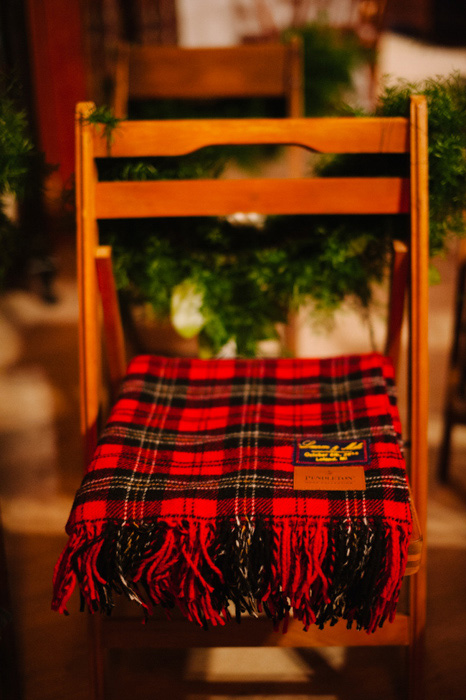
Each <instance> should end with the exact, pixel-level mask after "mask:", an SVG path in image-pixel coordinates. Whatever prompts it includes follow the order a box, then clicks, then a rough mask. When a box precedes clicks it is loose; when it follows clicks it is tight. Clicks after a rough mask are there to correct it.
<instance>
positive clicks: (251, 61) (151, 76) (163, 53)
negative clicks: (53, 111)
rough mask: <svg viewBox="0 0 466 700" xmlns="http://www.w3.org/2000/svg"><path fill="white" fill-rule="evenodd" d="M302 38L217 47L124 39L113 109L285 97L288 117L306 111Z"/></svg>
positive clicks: (121, 111)
mask: <svg viewBox="0 0 466 700" xmlns="http://www.w3.org/2000/svg"><path fill="white" fill-rule="evenodd" d="M302 81H303V65H302V50H301V42H300V41H299V39H298V38H297V37H295V38H294V39H292V40H291V41H290V42H288V43H279V42H273V43H272V42H270V43H264V44H252V45H249V46H248V45H245V46H228V47H219V48H181V47H178V46H154V45H138V44H126V43H120V44H119V45H118V47H117V60H116V68H115V81H114V82H115V85H114V98H113V105H112V106H113V109H114V112H115V114H116V116H118V117H124V116H126V115H127V113H128V102H129V100H131V99H137V100H148V99H177V98H181V99H198V100H203V99H204V100H206V99H212V98H239V97H282V98H284V99H285V100H286V105H287V108H286V114H287V116H289V117H301V116H302V115H303V90H302Z"/></svg>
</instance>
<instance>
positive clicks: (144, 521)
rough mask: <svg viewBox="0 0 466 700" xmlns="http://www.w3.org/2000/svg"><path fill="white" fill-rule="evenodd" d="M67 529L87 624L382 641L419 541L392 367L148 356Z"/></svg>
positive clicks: (60, 606)
mask: <svg viewBox="0 0 466 700" xmlns="http://www.w3.org/2000/svg"><path fill="white" fill-rule="evenodd" d="M66 529H67V532H68V534H69V536H70V537H69V541H68V544H67V546H66V548H65V550H64V552H63V554H62V556H61V558H60V560H59V561H58V563H57V565H56V569H55V576H54V600H53V608H54V609H56V610H59V611H61V612H63V611H65V610H66V604H67V601H68V599H69V597H70V595H71V593H72V591H73V588H74V587H75V584H76V582H78V584H79V588H80V591H81V596H82V601H83V604H84V603H85V604H87V605H88V607H89V608H90V610H91V611H96V610H98V609H100V610H104V611H107V612H110V610H111V609H112V606H113V592H114V591H116V592H118V593H124V594H126V595H127V596H128V597H129V598H131V599H133V600H135V601H137V602H139V603H140V604H141V605H142V606H143V608H144V609H145V610H146V612H147V613H148V614H150V613H151V612H152V611H153V606H154V605H155V604H160V605H162V606H164V607H165V608H172V607H174V606H178V607H179V608H180V609H181V610H182V612H183V613H184V614H185V615H186V616H187V617H188V618H190V619H191V620H194V621H196V622H198V623H199V624H201V625H203V626H206V625H207V624H208V623H212V624H224V623H225V621H226V620H228V619H229V618H230V613H229V609H230V610H231V609H233V606H234V609H235V610H236V614H237V616H238V617H239V615H240V614H241V613H242V612H245V611H248V612H249V613H251V614H254V615H255V614H257V613H258V612H260V611H262V610H264V611H265V612H266V613H267V614H268V615H269V616H270V617H271V618H272V619H273V620H274V622H275V623H277V624H278V623H279V622H280V621H281V620H286V619H287V618H288V615H289V613H290V611H291V612H292V614H293V616H294V617H295V618H298V619H299V620H301V621H302V622H303V626H304V628H306V629H307V628H308V627H309V625H311V624H314V623H315V624H317V625H319V626H320V627H322V626H323V625H324V624H325V623H327V622H329V623H331V624H332V623H334V622H336V621H337V620H338V619H339V618H344V619H345V620H347V623H348V626H351V625H352V624H353V623H354V624H355V625H356V626H357V627H358V628H361V629H365V630H367V631H369V632H372V631H374V630H375V629H376V628H377V626H379V625H382V624H383V622H384V621H385V620H386V619H387V618H388V619H393V616H394V614H395V607H396V604H397V600H398V596H399V591H400V585H401V579H402V576H403V573H404V569H405V566H406V560H407V547H408V542H409V538H410V534H411V511H410V506H409V495H408V486H407V480H406V472H405V464H404V460H403V457H402V454H401V451H400V423H399V417H398V412H397V408H396V400H395V394H394V382H393V368H392V366H391V364H390V361H389V360H388V359H387V358H386V357H384V356H382V355H379V354H376V353H373V354H368V355H360V356H349V357H337V358H328V359H320V360H313V359H280V360H274V359H265V360H264V359H257V360H208V361H205V360H198V359H194V360H191V359H180V360H175V359H169V358H162V357H154V356H140V357H136V358H135V359H134V360H133V361H132V362H131V364H130V366H129V370H128V374H127V378H126V379H125V381H124V384H123V387H122V390H121V395H120V398H119V400H118V401H117V403H116V404H115V406H114V408H113V410H112V412H111V415H110V418H109V420H108V423H107V426H106V428H105V431H104V432H103V434H102V437H101V439H100V441H99V445H98V447H97V451H96V453H95V456H94V459H93V461H92V462H91V464H90V465H89V469H88V471H87V473H86V475H85V477H84V480H83V483H82V485H81V487H80V489H79V490H78V492H77V495H76V498H75V502H74V505H73V509H72V512H71V515H70V518H69V521H68V523H67V528H66Z"/></svg>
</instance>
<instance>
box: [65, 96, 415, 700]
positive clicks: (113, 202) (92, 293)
mask: <svg viewBox="0 0 466 700" xmlns="http://www.w3.org/2000/svg"><path fill="white" fill-rule="evenodd" d="M91 109H92V104H89V103H84V104H80V105H79V106H78V112H77V122H76V129H77V169H76V194H77V227H78V277H79V301H80V321H79V328H80V331H79V345H80V362H81V364H80V376H81V430H82V434H83V438H84V441H85V446H86V449H85V457H86V463H87V462H88V461H89V460H90V459H91V456H92V454H93V452H94V448H95V445H96V440H97V436H98V432H99V426H100V425H101V422H102V418H103V414H104V412H105V409H104V406H105V402H104V397H105V392H104V390H103V389H104V384H103V380H102V358H101V335H102V329H101V325H102V319H101V313H100V310H99V305H98V303H97V301H98V297H99V291H98V286H100V290H101V299H102V306H103V310H104V314H103V322H104V326H105V336H106V343H105V344H106V348H107V357H108V368H109V376H110V382H111V385H112V387H113V390H116V388H117V387H118V385H119V383H120V381H121V379H122V377H123V375H124V373H125V366H126V357H125V349H124V342H123V332H122V327H121V323H120V320H119V315H118V304H117V297H116V292H115V286H114V282H113V277H112V272H111V259H110V250H109V248H108V247H100V246H99V234H98V222H99V221H100V220H105V219H112V218H125V219H131V218H135V219H137V218H140V217H158V216H175V215H176V216H201V215H202V216H224V215H228V214H232V213H234V212H237V211H260V212H263V213H267V214H322V213H333V214H356V213H357V214H390V215H393V214H404V215H409V216H410V221H411V236H410V242H409V246H408V247H405V246H400V247H398V248H397V251H396V252H395V256H394V265H393V277H392V283H391V290H392V296H393V302H392V304H391V312H390V315H389V322H388V328H389V335H388V344H387V354H388V355H389V356H391V357H392V358H393V360H394V361H395V363H396V361H397V357H398V352H399V347H400V332H401V324H402V320H403V310H404V306H405V303H404V295H403V291H402V290H403V289H404V281H405V279H406V277H408V278H409V287H410V294H409V314H408V316H409V318H408V321H409V329H410V339H409V350H408V364H409V372H408V375H409V377H408V383H409V411H408V414H409V415H408V419H409V420H408V423H409V426H408V429H409V435H408V436H405V437H407V438H408V444H409V450H408V451H409V468H410V472H409V473H410V484H411V488H412V501H413V506H414V508H415V511H416V512H417V515H418V518H419V523H420V531H421V532H422V533H425V526H426V499H427V438H426V426H427V411H428V408H427V407H428V387H427V377H428V353H427V295H428V281H427V269H428V193H427V108H426V103H425V100H424V98H423V97H413V98H412V100H411V112H410V117H409V118H323V119H284V120H283V119H282V120H279V119H254V120H244V119H242V120H202V121H198V122H195V123H193V122H192V121H177V122H169V121H168V122H165V121H164V122H147V121H142V122H136V121H127V122H123V123H122V124H121V125H120V127H119V129H118V130H117V132H116V133H115V140H114V143H113V144H112V146H111V156H112V157H118V158H120V157H128V156H131V157H145V156H154V155H160V156H175V155H176V156H177V155H180V154H185V153H188V152H191V151H193V150H195V149H198V148H201V147H204V146H207V145H210V144H250V143H273V144H290V143H291V144H299V145H300V146H302V147H303V148H307V149H311V150H313V151H316V152H319V153H335V152H338V153H361V152H362V153H380V152H381V153H405V154H408V156H409V159H410V164H411V165H410V176H409V177H408V178H403V177H400V178H397V177H393V178H373V177H364V178H309V179H299V180H298V179H279V180H277V179H245V180H215V181H214V180H207V181H203V180H192V181H156V182H155V181H153V182H147V181H146V182H99V181H98V179H97V170H96V159H98V158H105V157H107V156H108V144H107V143H106V140H105V139H104V137H103V136H102V135H101V134H100V133H99V132H98V130H96V129H95V128H94V127H93V126H91V125H90V124H89V123H88V122H87V120H86V116H87V114H88V113H89V111H90V110H91ZM414 540H416V541H414V542H413V544H412V547H411V549H410V555H409V561H408V569H407V573H409V572H410V570H411V572H414V571H417V573H416V575H415V576H411V577H409V579H408V580H407V581H406V583H407V585H408V586H409V611H408V612H407V613H397V614H396V617H395V621H394V622H393V623H392V624H387V625H385V626H384V627H382V628H380V629H378V630H377V631H376V632H374V633H373V634H370V635H368V634H365V633H361V632H358V631H357V630H355V629H354V628H353V629H347V628H346V625H345V623H344V622H343V621H340V622H338V623H337V624H336V625H335V626H331V627H326V628H324V629H323V630H320V629H318V628H315V627H311V628H310V629H309V630H308V631H307V632H304V631H303V630H302V625H301V624H300V623H299V622H298V621H297V620H291V621H290V627H289V631H288V633H287V634H286V635H283V634H282V633H281V632H273V631H272V630H271V629H270V625H269V624H267V625H266V626H265V627H264V626H263V625H262V624H261V621H260V620H255V619H244V620H243V622H242V624H241V625H233V626H231V627H229V628H228V630H227V631H226V632H225V630H224V629H223V628H220V629H219V628H213V629H211V630H209V632H208V633H205V632H204V631H203V630H199V629H197V627H196V626H195V625H193V624H191V623H188V622H186V621H185V620H175V619H174V620H163V619H161V620H158V621H157V623H156V624H151V623H150V621H149V622H148V623H147V624H146V625H145V626H144V627H143V628H141V625H140V624H138V623H137V622H134V621H133V620H131V619H129V620H128V619H126V618H123V619H122V618H118V617H115V618H113V617H112V618H109V619H107V618H105V619H103V618H102V617H101V616H100V615H93V616H91V620H92V629H93V635H92V639H93V659H94V681H95V684H94V697H95V698H96V699H99V700H101V699H102V698H103V697H104V680H103V679H104V658H105V651H106V650H108V649H109V648H114V647H126V646H130V647H131V646H133V647H148V646H154V647H156V648H169V647H171V646H175V647H206V646H212V647H216V646H228V647H232V646H255V645H259V646H275V645H278V646H289V647H316V646H365V645H382V646H383V645H389V646H394V645H395V646H404V647H407V648H408V649H409V659H410V681H409V688H410V697H411V698H412V699H414V698H418V699H419V700H420V699H421V698H422V697H423V691H422V682H421V677H422V660H423V640H424V627H425V605H426V575H425V556H423V557H422V561H419V559H420V553H419V550H420V535H419V532H417V534H416V535H415V536H414Z"/></svg>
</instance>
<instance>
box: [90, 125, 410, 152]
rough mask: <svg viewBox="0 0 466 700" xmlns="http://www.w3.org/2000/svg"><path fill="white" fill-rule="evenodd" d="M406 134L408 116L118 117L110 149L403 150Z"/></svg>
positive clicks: (99, 147)
mask: <svg viewBox="0 0 466 700" xmlns="http://www.w3.org/2000/svg"><path fill="white" fill-rule="evenodd" d="M408 137H409V129H408V120H407V119H404V118H403V117H390V118H381V117H379V118H374V117H335V118H317V117H316V118H312V119H305V118H296V119H292V118H290V119H248V120H247V121H246V120H245V119H179V120H170V121H155V120H154V121H123V122H121V123H120V124H119V125H118V128H117V129H116V130H115V133H114V140H113V143H112V144H111V148H110V153H111V155H112V156H115V157H129V156H131V157H137V158H139V157H144V156H155V155H158V156H177V155H183V154H185V153H190V152H192V151H196V150H198V149H199V148H204V147H205V146H211V145H224V144H234V145H241V144H243V145H247V144H252V143H255V144H282V145H286V144H288V145H293V144H295V145H299V146H303V147H304V148H308V149H310V150H312V151H316V152H317V153H407V152H408V151H409V142H408ZM108 151H109V149H108V144H107V141H106V139H105V137H104V136H102V133H99V132H98V131H95V132H94V153H95V156H96V157H100V158H105V157H107V156H108V155H109V153H108Z"/></svg>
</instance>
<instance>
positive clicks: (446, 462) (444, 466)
mask: <svg viewBox="0 0 466 700" xmlns="http://www.w3.org/2000/svg"><path fill="white" fill-rule="evenodd" d="M452 428H453V420H452V416H451V412H450V411H449V410H447V411H446V412H445V419H444V426H443V438H442V442H441V444H440V450H439V456H438V476H439V479H440V481H441V482H442V484H446V483H447V482H448V472H449V467H450V449H451V431H452Z"/></svg>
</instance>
